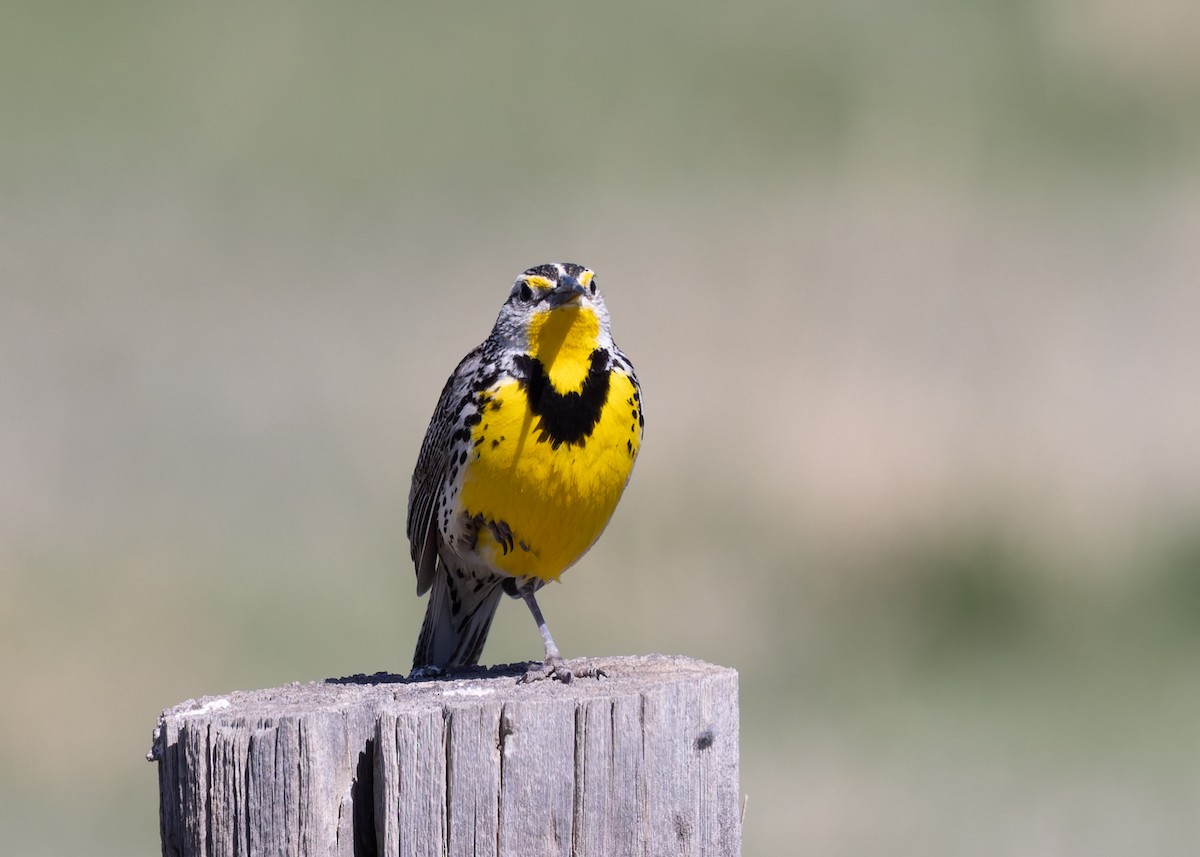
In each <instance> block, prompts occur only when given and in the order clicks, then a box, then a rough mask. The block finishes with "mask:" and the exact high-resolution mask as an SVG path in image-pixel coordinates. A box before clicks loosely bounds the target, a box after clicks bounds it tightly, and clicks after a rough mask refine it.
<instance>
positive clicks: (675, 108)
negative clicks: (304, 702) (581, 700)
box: [0, 0, 1200, 855]
mask: <svg viewBox="0 0 1200 857" xmlns="http://www.w3.org/2000/svg"><path fill="white" fill-rule="evenodd" d="M1198 8H1200V7H1197V6H1196V5H1195V4H1194V3H1189V2H1187V0H1147V2H1144V3H1140V4H1129V3H1122V2H1119V0H1090V2H1084V0H1012V1H1011V2H1001V0H976V1H975V2H970V0H914V2H910V3H905V4H894V3H884V2H877V0H848V2H847V0H814V2H810V3H806V4H795V3H785V2H775V3H770V2H768V3H756V4H719V3H689V4H684V3H651V4H591V5H589V6H582V5H578V6H576V5H571V6H566V5H551V4H545V5H540V4H539V5H528V4H523V3H520V4H513V3H505V4H462V3H447V4H438V5H437V6H436V7H435V6H434V5H432V4H429V5H422V6H420V7H416V6H402V7H399V8H397V7H395V6H391V5H383V4H355V5H351V6H345V5H340V4H339V5H338V6H337V7H336V8H333V7H328V8H326V7H320V6H315V5H307V4H294V5H293V4H287V5H285V4H277V3H260V4H252V5H248V6H237V7H230V8H225V9H215V8H211V7H208V6H183V5H161V4H145V5H142V4H131V3H104V4H87V3H61V4H20V5H18V4H7V5H6V7H5V10H4V12H3V25H2V26H0V128H2V130H0V236H2V237H0V671H2V672H0V680H2V683H3V692H2V694H0V697H2V698H0V831H2V846H3V847H2V848H0V850H3V851H4V852H5V853H6V854H14V855H15V854H22V855H43V854H44V855H51V854H54V855H57V854H97V855H118V854H153V853H156V852H157V849H158V840H157V837H158V819H157V779H156V771H155V768H154V767H153V766H151V765H148V764H147V763H146V762H145V761H143V759H142V757H143V754H144V753H145V752H146V750H147V748H148V747H149V742H150V730H151V728H152V727H153V725H154V722H155V718H156V716H157V714H158V712H159V710H160V709H161V708H163V707H165V706H168V705H171V704H174V703H176V702H179V701H181V700H183V699H186V698H188V697H192V696H199V695H201V694H206V693H220V692H225V691H229V690H233V689H237V688H252V687H265V686H273V685H277V684H281V683H285V682H288V681H294V680H311V679H321V678H325V677H328V676H340V675H346V674H351V673H357V672H366V673H370V672H374V671H377V670H390V671H398V672H402V671H405V670H406V669H407V668H408V665H409V657H410V654H411V650H412V646H413V642H414V640H415V637H416V633H417V629H418V626H419V622H420V616H421V613H422V610H423V603H422V602H419V601H418V600H417V599H416V598H415V596H414V577H413V572H412V568H411V565H410V562H409V559H408V545H407V543H406V541H405V538H404V535H403V530H404V527H403V520H404V514H405V504H406V501H407V495H408V479H409V476H410V474H411V468H412V466H413V463H414V462H415V458H416V453H417V449H418V446H419V444H420V440H421V437H422V434H423V432H424V429H425V426H426V423H427V421H428V418H429V416H430V414H431V412H432V409H433V405H434V403H435V401H436V398H437V394H438V392H439V391H440V389H441V385H442V383H443V382H444V380H445V378H446V376H447V374H448V373H449V372H450V370H451V369H452V368H453V366H454V365H455V363H456V361H457V360H458V359H459V358H460V357H461V356H462V355H463V354H464V353H465V352H466V351H467V350H468V349H469V348H471V347H472V346H474V345H475V344H476V343H477V342H478V341H479V340H480V339H482V337H483V336H484V335H485V334H486V332H487V331H488V329H489V328H490V326H491V323H492V321H493V319H494V317H495V314H496V311H497V309H498V308H499V305H500V303H501V302H502V301H503V299H504V298H505V296H506V294H507V290H508V287H509V284H510V283H511V281H512V278H513V277H514V276H515V275H516V274H517V273H519V272H520V271H521V270H523V269H524V268H526V267H528V266H530V265H533V264H536V263H540V262H545V261H550V260H558V259H566V260H572V261H578V262H581V263H584V264H586V265H588V266H590V267H592V268H594V269H595V270H597V271H598V272H599V277H600V282H602V283H603V285H604V287H605V292H606V297H607V301H608V305H609V307H610V310H611V312H612V315H613V320H614V332H615V336H616V338H617V341H618V342H619V343H620V344H621V346H622V347H623V348H624V350H625V351H626V352H627V353H628V354H629V355H630V356H631V357H632V358H633V360H634V361H635V363H636V365H637V367H638V371H639V374H640V376H641V378H642V381H643V385H644V391H645V402H646V410H647V414H648V418H647V426H646V428H647V434H646V442H645V446H644V448H643V453H642V457H641V460H640V461H639V463H638V468H637V472H636V473H635V474H634V478H633V481H632V483H631V485H630V488H629V490H628V492H627V493H626V497H625V500H624V502H623V504H622V506H621V507H620V508H619V509H618V511H617V514H616V516H615V518H614V520H613V522H612V525H611V526H610V528H609V530H608V533H607V535H606V536H605V538H603V539H602V540H601V541H600V543H599V545H598V546H597V547H596V549H595V550H593V551H592V553H591V554H589V556H588V557H587V558H586V559H585V560H584V561H583V562H582V563H580V565H579V566H577V567H576V568H575V569H573V570H572V571H571V573H570V574H568V575H567V576H566V578H565V584H564V585H563V586H561V587H552V588H551V589H550V590H548V591H547V593H546V595H545V597H544V599H543V601H542V604H543V607H544V608H545V609H546V612H547V614H548V617H549V620H550V624H551V627H552V628H554V629H555V633H556V636H557V639H558V642H559V644H560V646H561V647H562V649H563V650H564V652H565V653H567V654H568V656H574V655H582V654H617V653H645V652H652V651H661V652H671V653H683V654H689V655H694V656H697V657H702V658H705V659H709V660H712V661H715V662H718V663H722V664H727V665H731V666H734V667H737V668H738V669H739V670H740V671H741V677H742V716H743V720H742V724H743V729H742V736H743V744H742V790H743V792H744V793H745V794H746V795H747V797H748V801H749V802H748V805H747V808H746V815H745V834H744V837H745V838H744V849H745V853H747V854H748V855H768V854H785V853H812V854H828V855H877V854H882V853H886V854H913V855H925V854H973V855H974V854H979V855H1059V854H1081V855H1082V854H1086V855H1125V854H1131V853H1144V854H1151V853H1153V854H1159V855H1163V854H1184V853H1194V849H1195V847H1196V843H1197V842H1198V841H1200V812H1197V808H1198V806H1200V670H1198V669H1197V667H1198V666H1200V528H1198V524H1200V335H1198V332H1200V286H1198V283H1200V13H1198V12H1197V9H1198ZM539 652H540V644H539V640H538V637H537V634H536V631H535V630H534V628H533V625H532V622H531V621H530V619H529V617H528V615H527V614H526V612H525V611H524V609H523V608H521V607H520V605H518V604H515V603H510V602H506V603H505V604H504V605H503V606H502V608H501V613H500V616H499V618H498V620H497V625H496V628H495V630H494V632H493V639H492V641H491V642H490V643H489V647H488V650H487V651H486V652H485V655H486V657H487V658H488V659H489V660H490V661H493V662H504V661H514V660H523V659H529V658H534V657H537V656H538V654H539Z"/></svg>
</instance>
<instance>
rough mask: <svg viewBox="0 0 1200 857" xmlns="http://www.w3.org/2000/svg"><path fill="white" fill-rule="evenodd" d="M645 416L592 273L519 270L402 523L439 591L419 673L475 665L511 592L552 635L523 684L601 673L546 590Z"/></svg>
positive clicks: (423, 466) (611, 489)
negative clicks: (550, 608) (568, 642)
mask: <svg viewBox="0 0 1200 857" xmlns="http://www.w3.org/2000/svg"><path fill="white" fill-rule="evenodd" d="M644 427H645V417H644V415H643V413H642V392H641V386H640V384H639V383H638V378H637V375H636V374H635V372H634V369H633V364H632V363H631V362H630V360H629V358H628V357H626V356H625V354H624V353H622V351H621V350H620V349H619V348H618V347H617V345H616V343H614V342H613V339H612V334H611V332H610V323H609V314H608V310H607V308H606V307H605V304H604V298H603V297H602V296H601V294H600V289H599V285H598V283H597V280H596V275H595V273H594V272H593V271H591V270H589V269H588V268H585V267H583V266H582V265H578V264H575V263H570V262H556V263H551V264H544V265H537V266H535V267H532V268H529V269H528V270H526V271H525V272H524V273H522V274H521V275H520V276H518V277H517V278H516V280H515V281H514V282H513V284H512V288H511V289H510V291H509V294H508V298H507V300H505V302H504V304H503V305H502V306H501V308H500V313H499V315H498V316H497V318H496V323H495V325H494V326H493V327H492V331H491V333H490V334H489V335H488V337H487V338H486V339H485V340H484V341H483V342H482V343H481V344H480V345H479V346H478V347H476V348H475V349H473V350H472V351H471V352H469V353H468V354H467V356H466V357H464V358H463V359H462V361H461V362H460V363H459V364H458V367H457V368H456V369H455V370H454V372H453V374H451V376H450V378H449V380H448V381H447V382H446V384H445V387H444V388H443V389H442V393H441V396H440V397H439V399H438V403H437V407H436V408H435V410H434V413H433V418H432V419H431V420H430V423H429V428H428V430H427V431H426V434H425V439H424V441H423V442H422V444H421V451H420V453H419V455H418V457H417V464H416V467H415V468H414V471H413V478H412V487H411V490H410V492H409V499H408V519H407V532H408V538H409V542H410V545H411V549H412V560H413V565H414V566H415V568H416V576H417V595H418V597H420V596H423V595H425V594H426V593H429V602H428V604H427V606H426V610H425V618H424V621H423V623H422V625H421V633H420V636H419V637H418V640H417V646H416V650H415V651H414V653H413V669H414V674H415V673H416V672H418V671H422V670H427V671H433V672H435V673H436V672H440V671H444V670H446V669H448V668H452V667H458V666H473V665H477V664H478V663H479V659H480V655H481V654H482V651H483V646H484V643H485V642H486V640H487V635H488V631H489V629H490V628H491V625H492V619H493V617H494V616H495V614H496V609H497V607H498V605H499V603H500V599H501V596H502V595H508V596H510V597H513V598H521V599H522V600H523V601H524V602H525V604H526V605H527V606H528V608H529V611H530V613H531V614H532V616H533V620H534V622H535V623H536V624H537V627H538V631H539V633H540V635H541V638H542V644H543V648H544V657H543V660H542V662H541V663H540V665H539V664H537V663H536V662H533V663H531V665H530V667H529V670H528V671H527V672H526V673H525V674H524V675H523V676H522V680H524V681H536V680H538V679H541V678H550V679H556V680H558V681H561V682H564V683H566V682H570V681H571V680H572V678H573V677H574V676H576V675H578V676H586V675H599V674H602V673H601V671H599V670H596V669H594V668H591V667H588V666H586V665H585V666H583V667H580V668H579V669H577V670H574V671H573V670H572V669H570V668H569V667H568V665H567V664H566V661H565V660H564V659H563V657H562V656H561V654H560V653H559V650H558V647H557V646H556V645H555V643H554V638H553V637H552V636H551V634H550V629H549V627H548V626H547V624H546V620H545V618H544V617H543V615H542V611H541V608H540V607H539V606H538V603H537V598H536V596H535V593H536V592H537V591H538V590H539V589H540V588H541V587H542V586H543V585H545V584H546V583H548V582H550V581H553V580H558V579H559V578H560V576H561V575H562V573H563V572H564V571H566V570H567V569H568V568H570V567H571V566H572V565H574V564H575V563H576V562H577V561H578V560H579V559H580V557H582V556H583V555H584V554H585V553H586V552H587V551H588V550H589V549H590V548H591V547H592V545H593V544H595V542H596V540H597V539H598V538H599V537H600V534H601V533H602V532H603V531H604V528H605V527H606V526H607V525H608V522H609V519H610V518H611V517H612V514H613V511H614V510H615V509H616V506H617V502H618V501H619V500H620V499H621V495H622V493H623V492H624V490H625V487H626V485H627V484H628V482H629V477H630V475H631V474H632V472H633V466H634V462H635V461H636V460H637V457H638V451H639V449H640V448H641V444H642V432H643V429H644Z"/></svg>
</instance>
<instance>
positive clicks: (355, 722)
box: [150, 655, 741, 857]
mask: <svg viewBox="0 0 1200 857" xmlns="http://www.w3.org/2000/svg"><path fill="white" fill-rule="evenodd" d="M588 664H589V665H593V666H598V667H600V668H601V669H603V670H604V671H605V673H606V674H607V675H606V677H604V678H601V679H590V678H588V679H576V680H575V681H574V682H572V683H571V684H569V685H563V684H560V683H558V682H550V681H542V682H538V683H535V684H518V683H517V681H516V679H517V677H518V676H519V675H520V674H521V672H522V671H523V669H524V665H519V666H514V667H499V668H493V669H491V670H477V671H475V672H473V673H470V674H456V675H454V676H447V677H441V678H434V679H423V680H421V679H418V680H407V679H403V678H400V677H398V676H389V675H378V676H371V677H365V676H358V677H354V678H350V679H339V680H331V681H327V682H315V683H311V684H294V685H288V686H286V687H281V688H275V689H272V690H261V691H251V692H235V693H231V694H229V695H227V696H220V697H204V698H203V699H199V700H188V701H187V702H184V703H182V704H180V705H177V706H175V707H174V708H170V709H168V710H166V711H164V712H163V713H162V716H161V718H160V719H159V724H158V728H157V729H156V730H155V735H154V744H153V747H152V749H151V753H150V758H153V759H155V760H157V761H158V763H159V791H160V795H159V797H160V820H161V834H162V847H163V854H164V855H168V857H174V855H188V857H191V855H196V857H217V855H230V856H231V857H232V855H259V854H262V855H273V854H287V855H293V854H295V855H347V857H350V855H359V856H360V855H374V854H387V855H429V854H432V855H443V854H445V855H456V856H457V855H492V857H516V855H520V857H527V856H528V855H542V854H545V855H564V857H565V855H572V857H585V856H586V855H598V856H599V855H646V857H659V855H668V854H669V855H705V857H708V855H713V856H714V857H715V855H721V857H725V855H737V854H739V853H740V840H741V831H740V824H739V818H738V702H737V693H738V687H737V673H736V672H734V671H733V670H731V669H727V668H724V667H717V666H713V665H711V664H706V663H703V662H701V661H696V660H692V659H689V658H680V657H664V656H661V655H651V656H647V657H638V658H602V659H595V660H590V661H588Z"/></svg>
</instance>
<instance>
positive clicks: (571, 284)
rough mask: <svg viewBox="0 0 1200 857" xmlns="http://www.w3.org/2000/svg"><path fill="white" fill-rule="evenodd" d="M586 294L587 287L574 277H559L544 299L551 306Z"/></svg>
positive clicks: (557, 305) (559, 304) (568, 301)
mask: <svg viewBox="0 0 1200 857" xmlns="http://www.w3.org/2000/svg"><path fill="white" fill-rule="evenodd" d="M586 294H587V289H586V288H584V286H583V284H582V283H580V282H579V280H577V279H575V278H574V277H570V276H565V277H560V278H559V280H558V285H557V286H555V287H554V291H552V292H550V293H549V294H548V295H546V300H547V301H548V302H549V303H550V306H552V307H560V306H562V305H563V304H565V303H570V302H571V301H574V300H576V299H578V298H581V297H583V296H584V295H586Z"/></svg>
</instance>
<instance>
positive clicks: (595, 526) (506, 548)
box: [460, 312, 642, 580]
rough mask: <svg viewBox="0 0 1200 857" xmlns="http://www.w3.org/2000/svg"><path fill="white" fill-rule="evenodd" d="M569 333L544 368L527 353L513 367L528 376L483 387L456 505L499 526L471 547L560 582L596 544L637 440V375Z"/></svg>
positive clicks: (516, 569) (499, 563)
mask: <svg viewBox="0 0 1200 857" xmlns="http://www.w3.org/2000/svg"><path fill="white" fill-rule="evenodd" d="M558 314H559V313H558V312H556V313H553V314H551V315H552V316H556V315H558ZM575 339H576V338H575V337H574V336H573V335H571V336H567V337H565V338H564V339H563V340H562V341H561V342H559V343H558V345H557V347H556V353H555V356H556V359H554V360H552V361H548V363H549V366H548V368H547V364H546V363H543V362H542V361H541V360H540V359H538V358H537V357H534V356H529V357H526V358H525V363H524V364H520V363H519V364H518V365H519V366H523V368H524V370H525V373H526V377H524V378H522V379H521V380H508V381H504V382H501V383H500V384H498V385H496V386H494V387H492V388H490V389H488V390H485V391H483V392H481V393H480V394H479V398H480V405H481V411H480V417H481V419H480V421H479V422H478V423H476V424H475V425H474V426H473V428H472V441H473V444H474V445H473V450H472V452H471V453H470V458H469V464H468V466H467V469H466V473H465V475H464V477H463V485H462V493H461V495H460V504H461V508H462V510H463V512H464V513H465V514H466V515H468V516H469V517H472V518H476V519H477V520H482V521H484V522H495V523H496V524H497V525H503V526H498V527H497V528H492V527H489V526H487V525H484V526H480V527H479V528H478V532H477V538H476V543H475V552H476V553H477V554H478V555H479V556H480V557H482V558H483V559H484V560H485V561H487V562H488V564H489V565H491V566H492V567H493V568H495V569H497V570H498V571H502V572H504V573H507V574H511V575H514V576H534V577H540V578H543V579H548V580H554V579H557V578H558V576H559V575H560V574H562V572H563V571H565V570H566V569H567V568H568V567H570V566H571V565H572V564H573V563H574V562H575V561H576V560H578V559H579V558H580V557H581V556H582V555H583V554H584V553H585V552H586V551H587V549H588V548H590V547H591V546H592V544H593V543H594V542H595V541H596V539H597V538H599V536H600V533H601V532H602V531H603V530H604V527H605V526H606V525H607V524H608V520H609V518H610V517H611V516H612V513H613V510H614V509H615V508H616V505H617V501H618V500H619V499H620V498H621V493H622V492H623V491H624V490H625V485H626V483H627V482H628V481H629V474H630V473H631V471H632V470H633V463H634V460H635V459H636V458H637V453H638V448H639V447H640V445H641V439H642V417H641V401H640V399H639V396H638V392H637V388H636V386H635V385H634V383H633V381H632V380H631V379H630V378H629V377H628V376H627V375H625V374H623V373H621V372H612V371H608V370H607V355H605V354H604V353H603V352H600V351H592V352H591V353H587V352H585V350H584V349H583V348H580V347H579V344H580V342H583V343H586V342H587V340H586V338H584V337H579V338H578V341H574V340H575ZM594 341H595V339H594V333H593V334H592V342H593V343H594ZM536 353H537V352H535V354H536ZM546 353H547V352H546V351H544V350H543V351H542V354H543V355H546ZM600 366H603V367H604V371H602V372H601V371H599V369H598V367H600ZM601 376H603V377H601ZM560 382H565V383H564V386H565V387H566V389H565V390H564V389H563V387H560V386H559V383H560ZM589 422H590V423H591V424H590V425H588V423H589ZM477 516H481V517H477ZM504 527H507V531H505V529H504ZM497 530H499V532H497ZM509 534H511V539H509V538H507V536H508V535H509Z"/></svg>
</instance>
